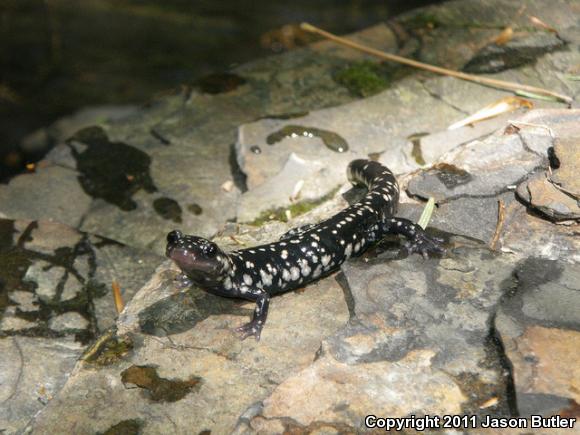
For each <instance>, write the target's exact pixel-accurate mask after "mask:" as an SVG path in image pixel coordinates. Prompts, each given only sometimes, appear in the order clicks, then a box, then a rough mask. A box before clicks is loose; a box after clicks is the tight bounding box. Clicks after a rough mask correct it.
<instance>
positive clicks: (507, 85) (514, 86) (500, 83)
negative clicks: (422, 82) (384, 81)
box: [300, 23, 573, 104]
mask: <svg viewBox="0 0 580 435" xmlns="http://www.w3.org/2000/svg"><path fill="white" fill-rule="evenodd" d="M300 28H301V29H303V30H305V31H307V32H311V33H316V34H318V35H321V36H324V37H325V38H327V39H330V40H331V41H334V42H337V43H339V44H342V45H345V46H347V47H350V48H354V49H355V50H360V51H363V52H365V53H368V54H372V55H373V56H377V57H380V58H381V59H386V60H390V61H392V62H397V63H402V64H404V65H409V66H412V67H414V68H419V69H423V70H426V71H430V72H432V73H435V74H442V75H446V76H451V77H455V78H458V79H461V80H467V81H469V82H474V83H479V84H480V85H486V86H492V87H494V88H499V89H506V90H509V91H525V92H531V93H533V94H538V95H545V96H549V97H552V98H556V99H558V100H561V101H564V102H566V103H568V104H571V103H572V101H573V99H572V98H571V97H568V96H567V95H562V94H558V93H556V92H552V91H549V90H547V89H543V88H537V87H535V86H528V85H521V84H519V83H514V82H507V81H504V80H496V79H490V78H487V77H480V76H476V75H472V74H466V73H463V72H460V71H454V70H452V69H447V68H442V67H439V66H435V65H430V64H428V63H423V62H418V61H416V60H412V59H407V58H406V57H402V56H397V55H396V54H391V53H386V52H384V51H381V50H377V49H375V48H371V47H367V46H365V45H362V44H359V43H357V42H353V41H350V40H348V39H345V38H341V37H340V36H336V35H334V34H332V33H329V32H327V31H325V30H322V29H320V28H318V27H315V26H313V25H312V24H309V23H302V24H301V25H300Z"/></svg>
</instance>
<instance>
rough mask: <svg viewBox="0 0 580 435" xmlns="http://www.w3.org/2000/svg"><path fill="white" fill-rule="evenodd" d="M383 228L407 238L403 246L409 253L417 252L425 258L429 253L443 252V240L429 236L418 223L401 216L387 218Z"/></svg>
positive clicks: (387, 231)
mask: <svg viewBox="0 0 580 435" xmlns="http://www.w3.org/2000/svg"><path fill="white" fill-rule="evenodd" d="M383 225H384V228H383V230H384V231H385V233H389V234H401V235H403V236H405V237H406V238H407V243H405V247H406V248H407V250H408V251H409V252H410V253H413V252H417V253H419V254H421V255H422V256H423V258H427V257H428V255H429V254H442V253H444V252H445V248H443V246H442V243H443V240H440V239H437V238H435V237H431V236H430V235H429V234H427V233H426V232H425V230H424V229H423V228H421V227H420V226H419V225H417V224H415V223H413V222H411V221H410V220H408V219H403V218H389V219H387V220H386V221H385V222H384V224H383Z"/></svg>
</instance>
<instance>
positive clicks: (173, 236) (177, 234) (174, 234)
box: [167, 230, 183, 243]
mask: <svg viewBox="0 0 580 435" xmlns="http://www.w3.org/2000/svg"><path fill="white" fill-rule="evenodd" d="M181 237H183V234H182V233H181V231H179V230H175V231H171V232H170V233H169V234H167V242H168V243H175V242H177V241H178V240H179V239H181Z"/></svg>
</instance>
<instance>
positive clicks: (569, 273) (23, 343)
mask: <svg viewBox="0 0 580 435" xmlns="http://www.w3.org/2000/svg"><path fill="white" fill-rule="evenodd" d="M575 8H576V9H575ZM575 11H577V6H576V5H575V4H574V3H573V2H569V1H563V0H562V1H558V2H557V6H553V5H551V6H547V5H543V4H536V3H533V4H532V3H530V4H528V5H527V9H526V11H525V14H524V13H522V14H518V7H516V6H515V5H514V4H513V3H512V2H507V1H505V0H495V1H493V2H486V3H485V4H482V3H481V2H476V1H459V2H449V3H446V4H444V5H440V6H435V7H432V8H426V9H422V10H418V11H416V12H413V13H410V14H405V15H404V16H401V17H400V18H398V19H397V20H395V21H394V22H393V23H390V24H389V25H388V26H386V25H379V26H376V27H374V28H371V29H368V30H366V31H363V32H361V33H360V34H358V35H355V36H353V37H354V38H357V39H359V40H360V41H362V42H364V43H367V44H369V45H371V46H373V47H376V48H382V49H387V50H391V51H396V50H399V53H400V54H404V55H408V56H409V55H413V56H415V57H417V58H419V59H420V60H423V61H427V62H431V63H434V64H438V65H444V66H448V67H453V68H461V67H463V66H464V65H465V64H467V63H468V62H469V61H470V60H471V59H477V56H479V59H482V56H481V53H484V54H485V50H490V48H489V44H490V40H492V38H493V37H497V34H498V33H499V31H500V30H501V29H502V28H504V27H505V26H507V25H508V24H509V25H512V26H515V27H516V28H517V29H519V30H520V31H521V34H520V35H518V38H519V39H517V38H516V39H514V41H513V42H511V44H510V45H509V47H510V48H509V50H516V48H517V47H523V46H526V47H531V46H537V47H541V48H542V49H543V51H542V53H544V54H542V55H534V62H525V64H521V65H519V66H517V67H514V66H510V65H508V64H506V65H507V66H505V65H504V66H505V67H502V71H501V72H498V73H497V74H494V77H497V78H502V79H506V80H512V81H521V82H523V83H526V84H531V85H537V86H543V87H549V88H550V89H552V90H554V91H557V92H561V93H566V94H568V95H571V96H573V97H574V96H577V95H578V92H579V90H580V89H578V86H576V85H575V83H577V82H574V81H570V80H567V79H566V77H567V75H574V74H577V71H576V70H575V68H577V65H578V63H579V62H580V56H579V55H578V53H579V50H578V45H579V44H580V36H579V35H580V28H579V27H578V23H577V20H575V19H574V18H573V17H574V16H575V15H574V14H575ZM528 15H532V16H538V17H541V18H542V19H543V20H544V21H546V22H549V23H550V24H551V25H552V26H555V27H557V28H558V29H557V30H558V32H559V33H558V34H559V35H560V37H561V38H562V40H564V41H565V43H564V48H563V47H562V45H561V44H553V43H552V42H554V38H555V36H553V35H551V34H548V33H547V32H546V31H545V30H541V29H534V28H530V26H529V18H528ZM481 22H486V23H492V24H493V26H496V27H497V28H490V26H489V25H488V26H481V25H480V24H481ZM458 23H459V24H458ZM493 26H491V27H493ZM542 32H544V33H542ZM534 44H535V45H534ZM486 47H488V48H486ZM506 50H507V49H504V51H503V53H507V52H508V51H509V50H507V51H506ZM516 51H517V50H516ZM524 51H525V50H524ZM487 59H488V61H487V63H488V64H490V62H491V61H489V58H487ZM370 61H371V60H370V59H369V58H368V57H366V56H363V55H360V54H358V53H354V52H351V51H349V50H347V49H344V48H340V47H337V46H335V45H333V44H331V43H327V42H325V43H318V44H315V45H313V46H312V47H310V48H307V49H300V50H296V51H292V52H289V53H286V54H284V55H281V56H275V57H272V58H268V59H264V60H260V61H257V62H254V63H251V64H248V65H243V66H240V67H238V68H236V69H235V70H234V71H233V72H232V73H228V74H227V75H223V76H216V77H213V78H211V80H209V79H208V80H209V81H207V82H204V83H197V84H195V85H194V86H192V87H191V88H187V89H183V90H181V91H176V92H174V93H172V94H169V95H166V96H164V97H160V98H157V99H155V100H153V101H151V102H150V103H149V104H148V105H147V106H146V107H143V108H141V109H138V110H135V111H133V112H131V113H130V114H128V116H126V117H125V118H124V119H119V120H117V121H114V122H107V123H101V124H98V125H94V126H90V127H88V128H85V129H83V130H81V131H78V132H76V133H75V134H74V135H73V136H72V137H71V138H70V139H69V140H68V141H66V142H63V143H62V144H60V145H59V146H57V147H56V148H55V149H54V150H53V151H52V152H51V154H50V155H49V156H48V157H47V159H46V160H45V161H43V162H42V163H41V164H39V165H38V167H37V168H36V172H35V173H31V174H27V175H22V176H19V177H17V178H15V179H13V180H12V181H11V183H10V184H8V185H5V186H0V213H2V216H3V217H4V218H3V219H1V220H0V261H1V262H2V264H1V265H0V404H1V407H0V432H1V431H2V430H4V431H5V432H6V433H18V432H20V431H22V430H24V429H25V428H26V430H28V431H30V432H31V433H37V434H45V433H46V434H49V433H50V434H52V433H62V432H66V433H107V431H111V432H113V431H121V432H123V431H125V432H131V431H132V432H140V433H147V434H154V433H167V432H168V431H171V432H175V433H191V432H193V433H202V432H204V433H205V431H211V432H212V433H219V434H221V433H232V432H235V433H281V432H284V431H288V432H292V431H296V432H319V433H356V432H360V431H362V430H364V417H365V415H368V414H370V413H374V414H375V415H377V416H384V417H405V416H409V415H424V414H432V415H443V414H465V415H473V416H477V417H483V416H485V415H494V416H512V417H514V416H523V417H527V416H529V415H532V414H541V415H546V416H550V415H552V414H559V415H563V416H564V415H565V416H568V417H571V416H572V417H574V416H578V406H579V405H578V404H579V403H580V398H579V397H578V390H579V388H580V386H579V384H578V380H579V379H580V374H579V373H578V372H577V370H576V369H575V368H576V366H577V364H576V362H577V361H578V360H579V359H580V353H579V351H578V349H580V347H579V346H578V340H579V338H578V333H579V330H580V326H579V319H578V313H579V312H580V305H579V304H580V298H579V297H580V290H579V288H578V282H580V279H579V278H580V276H578V270H577V269H578V268H577V266H578V264H579V263H580V255H579V252H580V249H579V248H580V242H579V239H578V222H577V220H578V212H577V207H578V204H577V200H578V192H579V191H580V188H579V187H578V177H577V176H576V175H577V172H578V170H577V168H578V167H579V160H578V138H579V137H580V127H579V126H580V122H579V120H580V111H579V110H578V109H574V108H564V107H563V106H562V105H561V104H557V103H555V102H547V101H538V102H535V104H536V107H539V108H540V109H539V110H538V109H536V110H532V111H529V112H528V113H521V112H516V113H511V114H504V115H502V116H501V117H498V118H494V119H490V120H487V121H484V122H482V123H479V124H476V125H474V126H466V127H462V128H460V129H457V130H447V127H448V126H449V125H451V124H452V123H454V122H456V121H458V120H460V119H462V118H465V117H466V116H468V115H469V114H471V113H473V112H475V111H477V110H479V109H480V108H481V107H482V106H485V105H487V104H489V103H491V102H493V101H496V100H498V99H499V98H502V97H504V96H505V95H506V93H505V92H501V91H498V90H495V89H491V88H484V87H480V86H477V85H475V84H472V83H466V82H460V81H457V80H454V79H451V78H448V77H431V76H427V75H425V74H422V73H416V72H414V71H408V70H406V69H404V68H399V69H397V68H395V71H394V72H393V73H392V74H386V73H385V74H384V75H382V76H381V81H380V89H384V90H383V91H382V92H380V93H376V94H375V92H378V90H379V88H377V87H376V86H375V85H377V83H378V82H377V81H376V80H374V79H373V82H372V84H373V87H371V88H364V89H357V88H356V86H357V83H359V84H360V83H361V82H360V81H359V82H357V80H360V77H361V76H363V77H369V74H371V73H372V74H375V73H377V71H379V68H370V67H369V62H370ZM491 63H493V62H491ZM361 68H362V70H363V71H362V73H364V74H362V73H361ZM381 68H382V67H381ZM381 71H382V70H381ZM353 72H354V73H357V74H359V75H358V76H351V75H349V74H352V73H353ZM383 72H384V71H383ZM381 74H382V72H381ZM375 78H376V77H375ZM387 78H388V79H389V80H391V81H388V80H387ZM369 89H372V91H369ZM357 95H358V96H360V95H365V96H367V95H370V96H369V97H368V98H365V99H360V98H359V97H357ZM574 104H576V103H574ZM107 157H108V158H107ZM359 157H370V158H372V159H378V160H379V161H381V162H383V163H385V164H387V165H388V166H389V167H390V168H391V169H393V170H394V172H396V173H397V174H399V177H398V178H399V184H400V185H401V190H402V198H401V201H402V204H401V206H400V211H399V215H400V216H403V217H407V218H410V219H412V220H414V221H416V220H417V219H418V217H419V215H420V213H421V211H422V208H423V201H424V200H425V199H426V198H429V197H433V198H434V199H435V201H436V203H437V208H436V210H435V212H434V215H433V217H432V219H431V221H430V224H429V227H430V228H429V231H432V232H433V233H434V234H435V235H437V236H438V237H442V238H443V239H445V243H446V247H447V252H446V254H445V255H444V256H441V257H437V258H429V259H427V260H424V259H422V258H420V257H419V256H415V255H413V256H408V255H407V254H406V253H405V250H404V249H401V246H402V243H401V242H402V241H400V240H398V239H397V238H387V239H385V240H384V241H382V242H381V243H379V244H378V245H377V246H376V247H375V248H373V249H371V250H370V251H368V252H367V253H366V254H365V255H364V256H362V257H359V258H358V259H354V260H352V261H350V262H348V263H347V264H345V265H344V267H343V269H342V270H341V271H340V272H337V273H335V274H334V275H331V276H329V277H327V278H325V279H323V280H320V281H318V282H316V283H313V284H311V285H308V286H307V287H306V288H304V289H299V290H297V291H294V292H290V293H286V294H283V295H280V296H277V297H274V298H273V299H272V301H271V305H270V313H269V317H268V322H267V324H266V327H265V328H264V331H263V333H262V338H261V341H260V342H255V341H252V340H246V341H243V342H241V341H239V339H238V337H237V335H236V334H234V333H233V331H232V329H233V328H235V327H237V326H239V325H241V324H242V323H245V322H246V321H247V319H248V318H249V317H250V316H251V313H252V310H253V309H254V305H253V303H249V302H245V301H238V300H232V299H226V298H221V297H218V296H213V295H211V294H208V293H206V292H204V291H202V290H200V289H198V288H191V289H186V290H180V289H179V288H178V287H177V286H176V285H175V282H174V279H175V277H176V276H177V274H178V271H177V270H176V268H175V266H173V265H172V264H171V263H170V262H169V261H163V257H162V256H161V254H162V253H163V247H164V238H165V234H166V232H167V231H169V230H171V229H174V228H175V227H180V228H181V229H182V230H183V231H184V232H187V233H193V234H197V235H201V236H207V237H213V238H214V240H215V241H216V242H217V243H218V244H219V245H220V246H222V247H223V248H225V249H226V250H233V249H241V248H247V247H250V246H253V245H257V244H260V243H265V242H270V241H272V240H277V239H278V238H279V237H280V235H281V234H283V233H285V232H286V231H287V230H288V229H289V228H291V227H295V226H300V225H303V224H306V223H310V222H317V221H319V220H321V219H324V218H326V217H328V216H330V215H332V214H334V213H336V212H337V211H338V210H340V209H341V208H344V207H345V206H346V205H347V204H348V202H349V201H353V200H355V199H356V197H357V195H361V194H362V193H363V191H361V190H360V189H352V190H349V188H348V187H347V186H348V185H347V184H346V177H345V168H346V165H347V164H348V162H349V161H350V160H352V159H353V158H359ZM562 195H563V196H562ZM575 207H576V208H575ZM41 219H52V222H49V221H46V220H41ZM228 221H230V222H228ZM286 221H289V222H286ZM247 222H253V223H254V224H259V225H257V226H252V225H246V224H243V223H247ZM113 280H116V281H118V282H119V284H120V285H121V288H122V290H123V292H124V295H123V296H124V299H125V301H126V302H127V305H126V307H125V309H124V311H123V312H122V313H121V314H120V315H119V316H118V318H117V316H116V314H115V313H116V311H115V308H114V302H113V298H112V295H111V294H110V290H109V289H110V286H111V283H112V281H113ZM145 282H147V283H146V284H145V285H143V284H144V283H145ZM81 355H82V356H81Z"/></svg>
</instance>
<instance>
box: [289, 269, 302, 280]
mask: <svg viewBox="0 0 580 435" xmlns="http://www.w3.org/2000/svg"><path fill="white" fill-rule="evenodd" d="M290 278H291V279H292V281H296V280H297V279H298V278H300V269H298V268H297V267H291V268H290Z"/></svg>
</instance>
